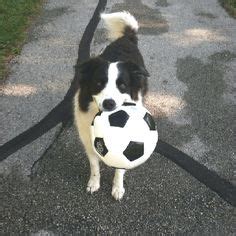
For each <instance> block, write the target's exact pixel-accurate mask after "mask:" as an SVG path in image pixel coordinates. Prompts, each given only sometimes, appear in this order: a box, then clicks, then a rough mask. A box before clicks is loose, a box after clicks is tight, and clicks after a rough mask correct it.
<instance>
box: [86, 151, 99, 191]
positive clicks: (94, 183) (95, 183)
mask: <svg viewBox="0 0 236 236" xmlns="http://www.w3.org/2000/svg"><path fill="white" fill-rule="evenodd" d="M87 155H88V159H89V164H90V178H89V181H88V185H87V192H90V193H93V192H95V191H97V190H98V189H99V188H100V167H99V161H100V160H99V158H98V157H97V155H96V154H95V153H93V152H90V153H87Z"/></svg>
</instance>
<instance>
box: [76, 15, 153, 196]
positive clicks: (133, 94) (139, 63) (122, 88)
mask: <svg viewBox="0 0 236 236" xmlns="http://www.w3.org/2000/svg"><path fill="white" fill-rule="evenodd" d="M101 18H102V19H103V20H104V23H105V26H106V29H107V31H108V38H109V39H110V40H111V41H112V42H111V44H110V45H108V46H107V47H106V48H105V50H104V51H103V53H102V54H101V55H99V56H98V57H95V58H92V59H90V60H89V61H87V62H85V63H83V64H82V65H80V66H79V71H80V78H79V90H78V91H77V93H76V95H75V97H74V119H75V125H76V127H77V129H78V132H79V135H80V138H81V141H82V143H83V145H84V147H85V150H86V153H87V156H88V158H89V162H90V168H91V175H90V179H89V182H88V185H87V191H88V192H91V193H93V192H95V191H97V190H98V189H99V187H100V170H99V157H98V156H97V155H96V154H95V152H94V151H93V148H92V144H91V138H90V125H91V123H92V120H93V118H94V116H95V115H96V113H97V112H98V111H99V110H108V111H111V110H113V109H115V108H116V107H117V106H120V105H122V104H123V103H124V102H129V101H135V102H138V103H142V99H143V96H144V95H145V93H146V91H147V77H148V76H149V75H148V72H147V71H146V69H145V65H144V62H143V57H142V55H141V54H140V52H139V49H138V46H137V44H138V40H137V36H136V33H137V31H138V23H137V21H136V19H135V18H134V17H133V16H132V15H131V14H130V13H128V12H116V13H111V14H101ZM114 145H115V144H114ZM124 173H125V170H122V169H116V171H115V176H114V180H113V187H112V196H113V197H114V198H115V199H116V200H120V199H121V198H122V197H123V195H124V192H125V189H124V187H123V177H124Z"/></svg>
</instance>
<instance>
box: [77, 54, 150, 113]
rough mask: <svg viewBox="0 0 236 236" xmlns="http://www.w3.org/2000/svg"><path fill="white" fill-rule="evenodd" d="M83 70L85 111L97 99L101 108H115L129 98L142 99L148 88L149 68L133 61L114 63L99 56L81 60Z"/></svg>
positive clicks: (81, 89)
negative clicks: (83, 61)
mask: <svg viewBox="0 0 236 236" xmlns="http://www.w3.org/2000/svg"><path fill="white" fill-rule="evenodd" d="M79 72H80V78H79V86H80V95H79V106H80V109H81V110H82V111H87V110H88V107H89V103H90V102H91V101H93V100H94V101H95V102H96V104H97V106H98V108H99V110H108V111H111V110H113V109H115V108H116V107H117V106H120V105H122V104H123V103H124V102H125V101H130V100H133V101H139V100H140V99H141V98H142V96H143V95H144V94H145V93H146V90H147V77H148V76H149V74H148V72H147V71H146V70H145V68H142V67H140V66H138V65H136V64H134V63H132V62H114V63H110V62H108V61H106V60H104V59H102V58H100V57H97V58H93V59H90V60H89V61H87V62H85V63H83V64H81V65H80V66H79Z"/></svg>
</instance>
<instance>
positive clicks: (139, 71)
mask: <svg viewBox="0 0 236 236" xmlns="http://www.w3.org/2000/svg"><path fill="white" fill-rule="evenodd" d="M118 68H119V72H120V75H119V78H118V79H117V82H116V83H117V88H118V89H119V90H120V91H121V92H123V90H124V86H125V88H126V89H125V93H129V94H130V96H131V98H132V99H133V100H134V101H137V100H138V94H139V92H141V94H142V95H143V96H144V95H145V94H146V92H147V77H148V76H149V74H148V72H147V71H146V69H145V68H143V67H141V66H138V65H136V64H134V63H133V62H122V63H119V64H118ZM121 85H124V86H123V87H122V89H121Z"/></svg>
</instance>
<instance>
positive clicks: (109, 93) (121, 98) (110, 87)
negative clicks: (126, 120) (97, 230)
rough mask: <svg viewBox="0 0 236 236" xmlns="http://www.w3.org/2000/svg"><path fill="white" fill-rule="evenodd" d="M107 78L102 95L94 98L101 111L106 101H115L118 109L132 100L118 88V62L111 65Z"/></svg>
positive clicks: (99, 94)
mask: <svg viewBox="0 0 236 236" xmlns="http://www.w3.org/2000/svg"><path fill="white" fill-rule="evenodd" d="M107 76H108V81H107V84H106V86H105V88H104V89H103V90H102V91H101V92H100V93H98V94H97V95H94V96H93V98H94V99H95V101H96V103H97V105H98V107H99V109H100V110H103V106H102V104H103V101H104V100H105V99H113V100H114V101H115V103H116V107H117V106H121V105H122V104H123V103H124V102H125V101H130V100H131V97H130V95H129V94H126V93H121V92H120V91H119V89H118V88H117V85H116V81H117V79H118V78H119V69H118V62H114V63H111V64H110V65H109V67H108V73H107Z"/></svg>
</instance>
